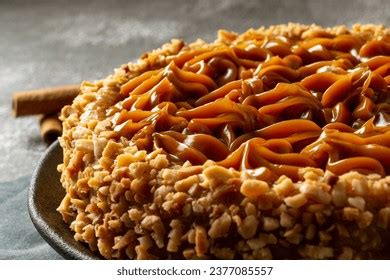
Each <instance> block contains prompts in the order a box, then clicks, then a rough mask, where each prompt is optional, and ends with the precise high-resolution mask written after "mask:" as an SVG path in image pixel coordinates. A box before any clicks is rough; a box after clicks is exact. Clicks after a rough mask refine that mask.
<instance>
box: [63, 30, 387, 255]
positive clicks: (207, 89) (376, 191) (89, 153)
mask: <svg viewBox="0 0 390 280" xmlns="http://www.w3.org/2000/svg"><path fill="white" fill-rule="evenodd" d="M61 118H62V121H63V129H64V132H63V135H62V137H61V138H60V144H61V146H62V148H63V151H64V159H63V163H62V164H61V165H59V167H58V169H59V171H60V172H61V182H62V185H63V187H64V188H65V190H66V194H65V197H64V198H63V200H62V202H61V205H60V206H59V207H58V211H59V212H60V213H61V214H62V216H63V219H64V221H65V222H66V223H68V224H69V225H70V229H71V230H72V231H73V232H74V238H75V239H76V240H78V241H82V242H85V243H87V244H88V246H89V248H90V249H91V250H93V251H96V252H98V253H99V254H101V255H102V256H103V257H104V258H107V259H123V258H130V259H156V258H159V259H207V258H212V259H215V258H217V259H271V258H274V259H297V258H304V259H360V258H389V254H388V253H387V255H386V251H387V250H386V248H389V246H390V30H389V29H388V28H385V27H383V26H377V25H354V26H353V27H352V28H351V29H349V28H347V27H345V26H337V27H332V28H323V27H320V26H316V25H310V26H308V25H301V24H291V23H290V24H287V25H277V26H271V27H269V28H264V27H262V28H259V29H250V30H248V31H246V32H244V33H243V34H236V33H233V32H228V31H225V30H221V31H219V33H218V38H217V40H216V41H215V42H212V43H206V42H204V41H202V40H197V41H196V42H194V43H191V44H185V43H184V42H183V41H181V40H172V41H171V42H170V43H168V44H165V45H163V46H162V47H161V48H160V49H158V50H154V51H152V52H149V53H146V54H144V55H143V56H142V57H141V58H140V59H139V60H138V62H136V63H128V64H124V65H122V66H121V67H120V68H118V69H116V70H115V73H114V74H112V75H110V76H108V77H107V78H105V79H103V80H99V81H95V82H83V83H82V85H81V89H80V94H79V95H78V96H77V97H76V99H75V100H74V101H73V104H72V105H71V106H66V107H64V108H63V110H62V115H61Z"/></svg>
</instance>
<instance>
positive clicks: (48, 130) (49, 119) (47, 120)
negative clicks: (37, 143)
mask: <svg viewBox="0 0 390 280" xmlns="http://www.w3.org/2000/svg"><path fill="white" fill-rule="evenodd" d="M39 124H40V134H41V138H42V140H43V141H45V142H46V143H47V144H51V143H53V142H54V141H55V140H57V138H58V137H59V136H61V133H62V124H61V121H60V120H59V119H58V115H57V114H51V115H45V116H42V117H41V119H40V121H39Z"/></svg>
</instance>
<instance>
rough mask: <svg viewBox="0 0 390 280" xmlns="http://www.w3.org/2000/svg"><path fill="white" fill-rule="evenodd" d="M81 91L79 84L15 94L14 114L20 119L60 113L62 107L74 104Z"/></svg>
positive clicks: (13, 100)
mask: <svg viewBox="0 0 390 280" xmlns="http://www.w3.org/2000/svg"><path fill="white" fill-rule="evenodd" d="M79 90H80V85H79V84H78V85H64V86H58V87H52V88H43V89H36V90H30V91H21V92H15V93H14V94H13V96H12V111H13V114H14V116H15V117H20V116H27V115H36V114H43V115H48V114H53V113H58V112H60V111H61V109H62V107H64V106H65V105H68V104H71V103H72V101H73V99H74V98H75V97H76V96H77V95H78V93H79Z"/></svg>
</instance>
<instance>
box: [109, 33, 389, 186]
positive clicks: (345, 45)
mask: <svg viewBox="0 0 390 280" xmlns="http://www.w3.org/2000/svg"><path fill="white" fill-rule="evenodd" d="M389 46H390V37H389V36H382V37H380V38H376V39H374V40H370V41H366V40H365V39H364V38H363V37H359V36H354V35H351V34H343V35H339V36H334V35H332V34H328V33H326V32H322V33H318V34H314V35H313V36H308V37H307V38H305V39H291V38H287V37H283V36H268V37H264V38H258V39H256V38H255V39H253V40H250V41H247V42H244V43H239V44H233V45H229V46H226V45H223V44H216V45H209V47H205V46H202V47H198V48H196V47H194V48H188V47H187V48H184V49H183V50H182V51H180V52H179V53H178V54H177V55H175V56H172V57H171V58H170V62H169V64H168V65H167V66H166V67H163V68H161V69H154V70H150V71H147V72H145V73H143V74H141V75H139V76H137V77H135V78H132V79H130V80H129V81H128V82H127V83H125V84H123V85H122V86H121V91H120V96H119V98H120V101H118V104H117V105H116V106H115V110H111V111H110V113H109V114H110V118H111V121H112V123H113V125H114V127H115V129H114V131H115V132H116V136H117V137H126V138H129V139H131V140H132V142H133V143H134V144H135V145H137V146H138V148H140V149H146V150H147V151H152V150H153V149H158V148H161V149H163V150H164V151H165V152H166V153H167V154H168V155H170V159H171V161H174V162H177V163H184V162H185V161H190V162H191V163H192V164H203V163H204V162H205V161H206V160H208V159H211V160H213V161H216V162H217V164H219V165H221V166H224V167H232V168H235V169H237V170H248V169H250V170H251V172H252V173H253V174H257V175H256V176H257V177H258V178H261V179H263V180H268V181H273V180H275V179H277V178H278V177H279V176H281V175H287V176H289V177H290V178H292V179H294V180H297V179H298V169H299V168H300V167H305V166H312V167H319V168H322V169H327V170H330V171H332V172H333V173H335V174H337V175H340V174H343V173H345V172H348V171H350V170H357V171H359V172H361V173H363V174H369V173H377V174H380V175H382V176H384V175H390V85H389V82H390V47H389ZM256 170H258V172H257V171H256ZM260 171H261V172H260Z"/></svg>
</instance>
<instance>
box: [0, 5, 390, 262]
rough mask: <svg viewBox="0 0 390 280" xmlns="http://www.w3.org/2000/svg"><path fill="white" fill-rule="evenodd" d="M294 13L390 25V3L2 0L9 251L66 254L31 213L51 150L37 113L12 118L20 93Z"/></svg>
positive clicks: (1, 106) (3, 185) (0, 118)
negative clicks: (178, 42) (33, 181)
mask: <svg viewBox="0 0 390 280" xmlns="http://www.w3.org/2000/svg"><path fill="white" fill-rule="evenodd" d="M288 21H294V22H302V23H313V22H314V23H318V24H322V25H327V26H330V25H335V24H347V25H350V24H352V23H354V22H362V23H369V22H372V23H383V24H385V25H388V26H389V25H390V1H388V0H376V1H374V0H369V1H368V0H359V1H344V0H331V1H325V0H320V1H317V0H316V1H309V0H302V1H280V0H267V1H253V0H236V1H234V0H227V1H205V0H202V1H195V0H192V1H180V0H176V1H162V0H157V1H140V0H138V1H104V0H99V1H93V2H92V1H88V2H87V1H48V0H47V1H20V0H16V1H13V0H10V1H5V0H0V217H1V219H0V259H58V258H60V256H59V255H58V254H57V253H56V252H54V250H52V249H51V248H50V247H49V245H47V244H46V243H45V242H44V241H43V240H42V239H41V238H40V236H39V234H38V233H37V231H36V230H35V229H34V227H33V225H32V223H31V222H30V219H29V217H28V213H27V208H26V196H27V187H28V185H29V181H30V176H31V174H32V171H33V169H34V166H35V164H36V162H37V160H38V158H39V157H40V155H41V154H42V152H43V151H44V150H45V148H46V147H45V145H44V144H42V143H41V141H40V139H39V131H38V122H37V119H36V118H35V117H27V118H22V119H17V120H15V119H13V118H12V117H11V102H10V100H11V93H12V92H13V91H18V90H25V89H33V88H37V87H46V86H54V85H61V84H67V83H77V82H79V81H81V80H82V79H91V80H93V79H99V78H102V77H104V76H106V75H107V74H109V73H111V71H112V69H113V68H115V67H117V66H119V65H121V64H122V63H124V62H127V61H129V60H132V59H134V58H136V57H138V56H139V55H141V54H142V53H143V52H144V51H147V50H150V49H153V48H156V47H158V46H160V45H161V44H162V43H164V42H166V41H168V40H170V39H171V38H173V37H176V38H184V39H185V40H186V41H192V40H195V39H196V38H198V37H200V38H204V39H206V40H212V39H213V38H214V36H215V34H216V30H218V29H219V28H225V29H231V30H234V31H244V30H245V29H247V28H249V27H256V26H260V25H269V24H277V23H285V22H288Z"/></svg>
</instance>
